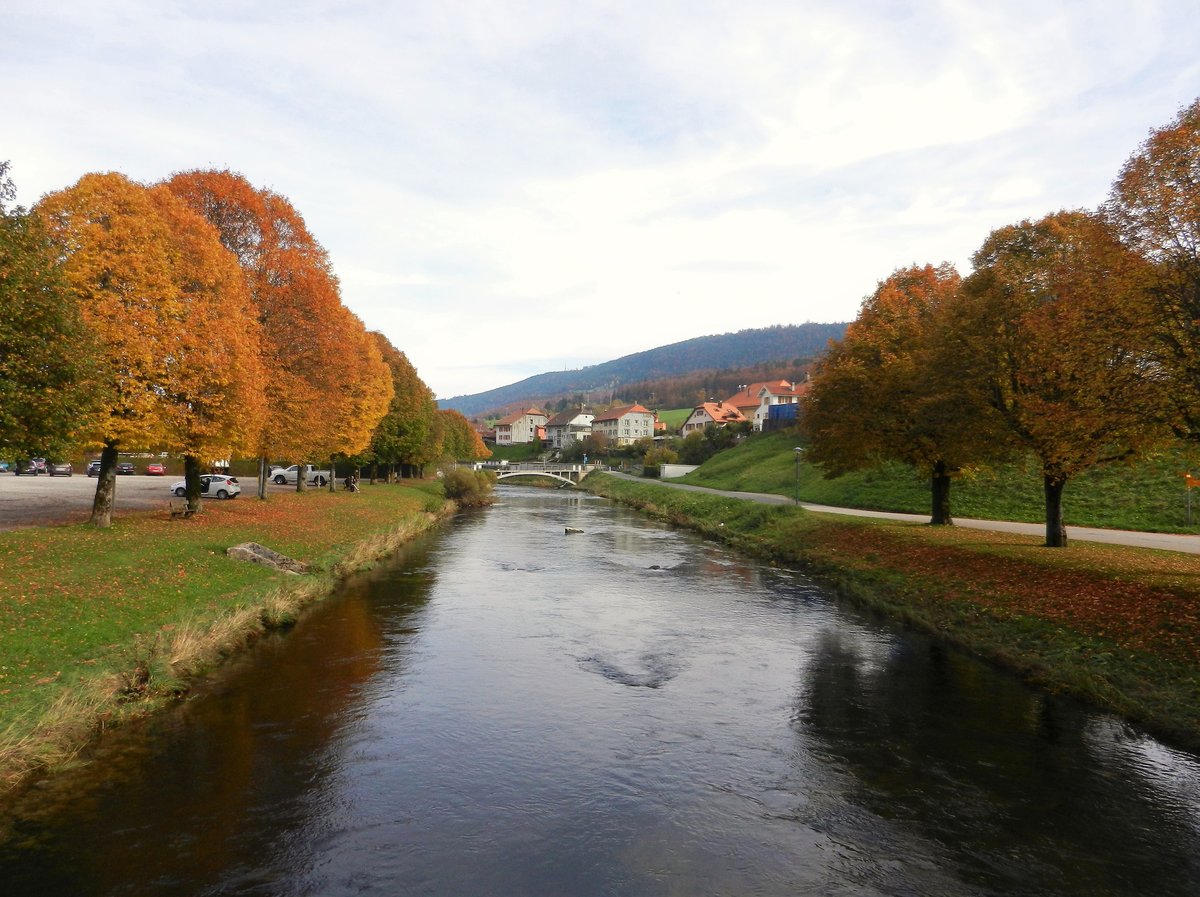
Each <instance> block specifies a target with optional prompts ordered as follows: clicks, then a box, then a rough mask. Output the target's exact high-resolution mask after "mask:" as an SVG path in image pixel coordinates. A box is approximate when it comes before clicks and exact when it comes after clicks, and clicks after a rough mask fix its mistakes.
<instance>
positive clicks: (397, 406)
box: [370, 332, 440, 479]
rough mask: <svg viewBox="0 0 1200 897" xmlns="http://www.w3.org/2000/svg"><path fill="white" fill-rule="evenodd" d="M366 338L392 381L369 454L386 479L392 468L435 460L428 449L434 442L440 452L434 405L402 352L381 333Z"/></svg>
mask: <svg viewBox="0 0 1200 897" xmlns="http://www.w3.org/2000/svg"><path fill="white" fill-rule="evenodd" d="M370 336H371V338H372V339H373V340H374V341H375V344H376V346H377V347H378V349H379V354H380V357H381V358H382V359H383V362H384V364H385V365H387V367H388V370H389V371H390V372H391V378H392V398H391V402H390V404H389V406H388V410H387V413H386V414H385V415H384V416H383V418H382V419H381V420H380V421H379V423H378V424H377V425H376V427H375V432H374V434H373V435H372V437H371V452H372V453H373V454H374V456H375V458H376V459H377V460H378V461H379V462H382V463H384V464H387V465H389V479H390V466H391V465H392V464H403V465H409V466H410V467H413V466H418V465H423V464H426V463H428V462H429V461H433V460H436V458H437V454H434V453H433V451H432V448H433V444H434V442H435V441H436V442H437V443H438V445H437V448H438V449H439V450H440V439H439V438H438V433H437V432H435V418H436V415H437V402H436V401H435V399H434V396H433V391H432V390H431V389H430V388H429V387H428V386H426V385H425V382H424V381H423V380H422V379H421V378H420V377H419V376H418V375H417V369H416V368H414V367H413V366H412V363H411V362H410V361H409V360H408V357H407V356H406V355H405V354H404V353H403V352H401V351H400V350H399V349H397V348H396V347H395V346H393V345H392V344H391V342H389V341H388V338H387V337H386V336H384V335H383V334H382V333H377V332H373V333H371V334H370ZM431 455H432V457H430V456H431Z"/></svg>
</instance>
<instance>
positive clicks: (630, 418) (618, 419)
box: [592, 404, 658, 445]
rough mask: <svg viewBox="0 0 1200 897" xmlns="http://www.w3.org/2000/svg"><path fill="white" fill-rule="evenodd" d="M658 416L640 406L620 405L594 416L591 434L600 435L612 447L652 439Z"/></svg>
mask: <svg viewBox="0 0 1200 897" xmlns="http://www.w3.org/2000/svg"><path fill="white" fill-rule="evenodd" d="M657 419H658V416H657V415H656V414H655V413H654V412H653V411H650V410H649V409H648V408H643V407H642V406H641V405H636V404H634V405H622V406H620V407H618V408H610V409H609V410H608V411H605V412H604V413H603V414H598V415H596V418H595V420H593V421H592V432H593V433H601V434H603V435H604V436H605V438H607V439H608V441H609V442H610V443H612V444H613V445H629V444H630V443H632V442H637V441H638V440H639V439H647V438H650V439H653V438H654V422H655V421H656V420H657Z"/></svg>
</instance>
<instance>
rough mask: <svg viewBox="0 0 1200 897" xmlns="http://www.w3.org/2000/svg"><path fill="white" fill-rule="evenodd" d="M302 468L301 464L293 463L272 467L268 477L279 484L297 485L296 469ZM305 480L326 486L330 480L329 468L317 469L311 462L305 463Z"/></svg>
mask: <svg viewBox="0 0 1200 897" xmlns="http://www.w3.org/2000/svg"><path fill="white" fill-rule="evenodd" d="M299 469H300V465H298V464H293V465H292V466H291V467H272V468H271V473H270V474H269V475H268V477H267V478H268V479H269V480H270V481H271V482H272V483H275V484H276V485H279V486H295V485H296V471H298V470H299ZM304 477H305V482H307V483H308V484H309V485H310V486H324V485H326V484H327V483H328V482H329V480H330V473H329V471H328V470H317V468H315V467H313V466H312V465H311V464H305V465H304Z"/></svg>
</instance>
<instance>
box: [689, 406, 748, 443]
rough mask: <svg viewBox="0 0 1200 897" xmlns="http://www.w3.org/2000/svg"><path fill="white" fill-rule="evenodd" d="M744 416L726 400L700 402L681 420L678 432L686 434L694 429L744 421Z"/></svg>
mask: <svg viewBox="0 0 1200 897" xmlns="http://www.w3.org/2000/svg"><path fill="white" fill-rule="evenodd" d="M745 420H746V416H745V415H744V414H742V412H741V411H739V410H738V409H737V408H735V407H734V406H733V405H730V404H729V403H728V402H702V403H701V404H699V405H697V406H696V407H695V408H693V409H692V413H691V414H689V415H688V419H687V420H685V421H684V422H683V427H681V428H680V432H681V433H682V434H683V435H684V436H686V435H687V434H688V433H691V432H693V431H695V430H703V429H704V428H705V427H708V426H711V425H716V426H718V427H724V426H727V425H729V424H737V423H744V422H745Z"/></svg>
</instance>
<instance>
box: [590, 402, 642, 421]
mask: <svg viewBox="0 0 1200 897" xmlns="http://www.w3.org/2000/svg"><path fill="white" fill-rule="evenodd" d="M631 412H640V413H642V414H653V413H654V412H652V411H651V410H650V409H649V408H643V407H642V406H641V405H622V406H621V407H620V408H610V409H609V410H608V411H605V412H604V413H603V414H598V415H596V419H595V421H593V423H599V422H600V421H602V420H618V419H620V418H622V417H624V416H625V415H626V414H629V413H631Z"/></svg>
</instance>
